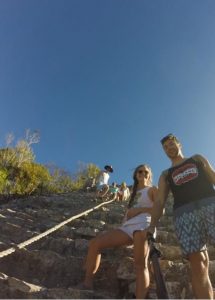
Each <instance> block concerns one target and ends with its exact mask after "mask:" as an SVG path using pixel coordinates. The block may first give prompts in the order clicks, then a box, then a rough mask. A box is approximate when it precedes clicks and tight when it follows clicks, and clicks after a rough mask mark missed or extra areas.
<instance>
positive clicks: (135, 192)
mask: <svg viewBox="0 0 215 300" xmlns="http://www.w3.org/2000/svg"><path fill="white" fill-rule="evenodd" d="M142 167H146V168H147V169H148V171H149V181H148V183H149V185H151V184H152V170H151V168H150V167H149V166H148V165H146V164H143V165H139V166H138V167H136V169H135V170H134V173H133V180H134V183H133V186H132V193H131V197H130V200H129V203H128V208H130V207H131V206H132V203H133V202H134V198H135V196H136V194H137V186H138V180H137V172H138V170H139V169H140V168H142Z"/></svg>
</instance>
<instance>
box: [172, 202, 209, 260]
mask: <svg viewBox="0 0 215 300" xmlns="http://www.w3.org/2000/svg"><path fill="white" fill-rule="evenodd" d="M173 216H174V223H175V229H176V234H177V237H178V239H179V242H180V244H181V247H182V252H183V254H184V255H185V256H187V255H188V254H191V253H194V252H199V251H204V250H206V249H207V247H206V243H207V242H208V241H210V242H212V243H215V197H210V198H205V199H201V200H197V201H193V202H191V203H188V204H186V205H183V206H181V207H179V208H177V209H175V210H174V212H173Z"/></svg>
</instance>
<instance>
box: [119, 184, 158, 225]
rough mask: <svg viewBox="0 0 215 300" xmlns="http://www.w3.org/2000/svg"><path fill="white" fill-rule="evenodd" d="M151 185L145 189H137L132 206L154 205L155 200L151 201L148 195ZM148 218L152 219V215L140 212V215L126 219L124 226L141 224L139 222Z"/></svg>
mask: <svg viewBox="0 0 215 300" xmlns="http://www.w3.org/2000/svg"><path fill="white" fill-rule="evenodd" d="M150 188H151V187H146V188H144V189H141V190H139V191H137V194H136V196H135V198H134V202H133V203H132V206H131V207H132V208H133V207H137V208H138V207H152V206H153V202H152V201H151V199H150V198H149V196H148V190H149V189H150ZM146 219H148V221H151V215H150V214H149V213H140V214H139V215H137V216H135V217H133V218H131V219H129V220H127V221H125V223H123V226H127V225H133V224H139V223H143V222H145V221H146Z"/></svg>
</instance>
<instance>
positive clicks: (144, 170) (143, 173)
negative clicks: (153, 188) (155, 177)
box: [135, 166, 151, 184]
mask: <svg viewBox="0 0 215 300" xmlns="http://www.w3.org/2000/svg"><path fill="white" fill-rule="evenodd" d="M150 176H151V175H150V170H149V169H148V167H147V166H141V167H139V168H138V169H137V171H136V176H135V177H136V179H137V181H138V183H140V182H141V183H145V184H149V183H150V179H151V178H150Z"/></svg>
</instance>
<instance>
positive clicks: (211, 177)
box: [194, 154, 215, 184]
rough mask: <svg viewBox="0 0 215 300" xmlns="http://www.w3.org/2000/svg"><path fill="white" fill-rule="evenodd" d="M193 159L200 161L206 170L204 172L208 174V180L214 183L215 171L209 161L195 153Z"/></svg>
mask: <svg viewBox="0 0 215 300" xmlns="http://www.w3.org/2000/svg"><path fill="white" fill-rule="evenodd" d="M194 159H196V160H198V161H200V162H201V163H202V165H203V168H204V170H205V172H206V174H207V175H208V178H209V180H210V181H211V183H212V184H215V171H214V169H213V167H212V166H211V164H210V163H209V161H208V160H207V159H206V158H205V157H203V156H202V155H199V154H197V155H195V156H194Z"/></svg>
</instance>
